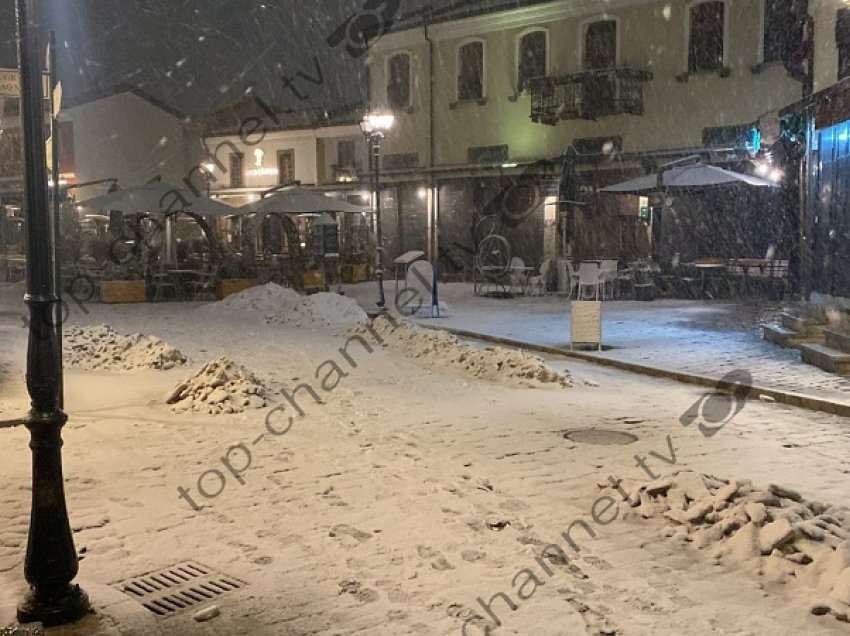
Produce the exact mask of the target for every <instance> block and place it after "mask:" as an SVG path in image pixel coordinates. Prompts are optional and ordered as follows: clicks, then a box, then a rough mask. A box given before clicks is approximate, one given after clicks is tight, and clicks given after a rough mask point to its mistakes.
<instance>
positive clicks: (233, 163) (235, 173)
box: [230, 152, 245, 188]
mask: <svg viewBox="0 0 850 636" xmlns="http://www.w3.org/2000/svg"><path fill="white" fill-rule="evenodd" d="M244 162H245V155H243V154H242V153H237V152H234V153H232V154H231V155H230V187H231V188H241V187H242V170H243V167H242V166H243V164H244Z"/></svg>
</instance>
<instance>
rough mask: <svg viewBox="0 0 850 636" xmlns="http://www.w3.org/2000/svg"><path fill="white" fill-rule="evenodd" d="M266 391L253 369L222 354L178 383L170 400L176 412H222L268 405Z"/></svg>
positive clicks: (168, 402)
mask: <svg viewBox="0 0 850 636" xmlns="http://www.w3.org/2000/svg"><path fill="white" fill-rule="evenodd" d="M266 395H267V389H266V387H265V385H264V384H263V383H262V381H260V379H259V378H257V376H256V375H254V374H253V373H252V372H251V371H249V370H248V369H246V368H245V367H243V366H242V365H240V364H237V363H236V362H234V361H233V360H230V359H229V358H219V359H218V360H213V361H212V362H208V363H207V364H205V365H204V366H203V367H202V368H201V370H200V371H198V372H197V373H196V374H195V375H193V376H192V377H191V378H188V379H187V380H184V381H183V382H181V383H180V384H178V385H177V386H176V387H175V388H174V390H173V391H172V392H171V393H170V394H169V396H168V398H167V399H166V403H167V404H171V405H172V410H173V411H174V412H175V413H184V412H186V411H195V412H201V413H209V414H210V415H220V414H222V413H242V412H244V411H246V410H248V409H261V408H264V407H265V406H266V404H267V401H266Z"/></svg>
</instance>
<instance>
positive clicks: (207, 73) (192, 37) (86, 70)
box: [0, 0, 365, 115]
mask: <svg viewBox="0 0 850 636" xmlns="http://www.w3.org/2000/svg"><path fill="white" fill-rule="evenodd" d="M361 6H362V0H320V1H318V2H314V1H308V0H266V1H265V2H260V1H255V0H42V1H41V18H42V22H43V24H44V26H45V29H49V28H52V29H55V30H56V33H57V40H58V43H59V47H58V48H59V52H60V59H59V67H60V77H61V79H62V80H63V84H64V89H65V94H66V95H68V96H70V97H73V96H77V95H80V94H84V93H88V92H91V91H105V90H107V91H108V90H110V88H111V87H113V86H116V85H127V84H132V85H135V86H138V87H142V88H144V89H145V90H146V91H148V92H149V93H151V94H153V95H155V96H157V97H159V98H160V99H162V100H164V101H165V102H167V103H169V104H171V105H173V106H175V107H177V108H179V109H181V110H183V111H185V112H187V113H189V114H196V115H197V114H202V113H205V112H209V111H210V110H211V109H215V108H217V107H220V106H224V105H227V104H230V103H233V102H234V101H236V100H237V99H238V98H239V96H240V95H241V93H242V92H243V91H244V89H245V88H246V86H248V85H250V84H255V85H256V90H257V92H258V94H260V95H262V96H263V97H264V98H265V99H266V100H267V101H269V102H270V103H274V104H276V105H279V106H281V107H285V108H296V109H298V110H302V109H311V108H317V107H323V108H327V107H332V106H333V105H335V104H340V103H351V102H356V101H363V100H365V86H364V85H363V81H362V78H363V74H362V68H363V64H364V58H360V59H354V58H353V57H352V56H351V55H350V54H349V53H348V52H346V50H345V48H344V47H343V46H339V47H336V48H331V47H330V45H329V44H328V43H327V42H326V40H327V38H328V36H329V35H330V34H331V33H332V32H333V31H334V30H335V29H336V28H337V27H338V26H339V25H340V24H342V23H343V22H344V21H345V20H346V19H347V18H348V17H349V16H351V15H352V14H354V13H355V12H356V11H357V10H358V9H359V8H360V7H361ZM308 7H309V8H308ZM0 66H3V67H12V66H16V55H15V41H14V7H13V2H12V0H0ZM299 73H301V76H300V78H299ZM305 76H306V77H305ZM307 77H309V78H310V79H307ZM287 79H288V80H290V81H292V82H293V83H292V84H291V85H290V86H289V87H287V85H286V80H287ZM293 86H294V87H295V90H293V89H292V87H293ZM296 92H297V94H296Z"/></svg>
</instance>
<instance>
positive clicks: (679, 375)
mask: <svg viewBox="0 0 850 636" xmlns="http://www.w3.org/2000/svg"><path fill="white" fill-rule="evenodd" d="M417 324H418V325H419V326H421V327H424V328H425V329H434V330H437V331H446V332H448V333H451V334H453V335H455V336H459V337H462V338H472V339H474V340H483V341H485V342H492V343H494V344H500V345H505V346H508V347H515V348H518V349H528V350H529V351H537V352H540V353H549V354H552V355H557V356H562V357H565V358H572V359H574V360H581V361H582V362H590V363H593V364H598V365H600V366H603V367H610V368H613V369H619V370H620V371H628V372H630V373H639V374H641V375H648V376H651V377H655V378H663V379H667V380H675V381H676V382H682V383H684V384H693V385H696V386H703V387H708V388H711V389H714V390H717V389H718V383H719V380H718V379H717V378H711V377H708V376H705V375H698V374H695V373H686V372H684V371H674V370H672V369H664V368H661V367H650V366H646V365H644V364H637V363H635V362H625V361H623V360H613V359H611V358H603V357H601V356H599V355H596V354H592V353H583V352H581V351H570V350H568V349H561V348H559V347H549V346H546V345H539V344H535V343H533V342H524V341H522V340H513V339H511V338H503V337H501V336H491V335H488V334H483V333H478V332H476V331H467V330H465V329H455V328H453V327H436V326H432V325H425V324H422V323H417ZM743 388H746V389H748V390H749V391H751V392H752V393H753V394H755V395H756V396H759V397H760V396H765V397H769V398H772V399H773V400H775V401H776V402H778V403H780V404H787V405H788V406H796V407H798V408H803V409H808V410H810V411H819V412H821V413H829V414H831V415H839V416H841V417H850V403H846V402H835V401H833V400H827V399H824V398H819V397H815V396H812V395H806V394H805V393H794V392H791V391H781V390H779V389H771V388H768V387H762V386H757V385H751V386H744V387H743Z"/></svg>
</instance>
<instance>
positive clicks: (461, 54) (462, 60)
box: [457, 40, 484, 102]
mask: <svg viewBox="0 0 850 636" xmlns="http://www.w3.org/2000/svg"><path fill="white" fill-rule="evenodd" d="M483 98H484V42H483V41H482V40H474V41H472V42H467V43H466V44H462V45H461V46H460V47H458V50H457V99H458V101H461V102H462V101H470V100H478V99H483Z"/></svg>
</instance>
